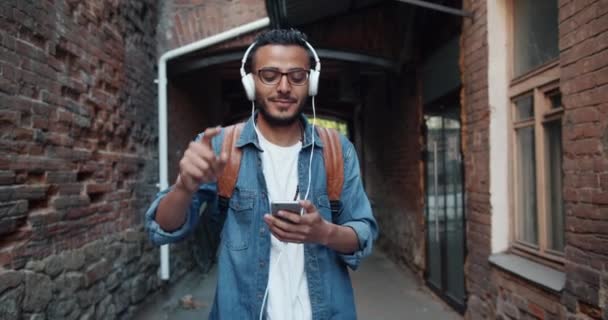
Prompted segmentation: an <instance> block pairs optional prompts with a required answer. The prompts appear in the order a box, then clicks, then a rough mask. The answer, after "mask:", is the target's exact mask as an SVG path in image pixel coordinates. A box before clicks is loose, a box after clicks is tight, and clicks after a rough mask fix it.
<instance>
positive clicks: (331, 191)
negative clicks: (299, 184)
mask: <svg viewBox="0 0 608 320" xmlns="http://www.w3.org/2000/svg"><path fill="white" fill-rule="evenodd" d="M317 133H318V134H319V137H320V138H321V141H322V142H323V160H324V161H325V171H326V175H327V195H328V196H329V200H330V201H338V200H340V194H341V193H342V186H343V185H344V158H343V157H342V143H341V142H340V134H339V133H338V131H337V130H335V129H328V128H321V127H317Z"/></svg>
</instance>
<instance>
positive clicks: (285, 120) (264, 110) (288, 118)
mask: <svg viewBox="0 0 608 320" xmlns="http://www.w3.org/2000/svg"><path fill="white" fill-rule="evenodd" d="M258 104H259V105H260V107H259V110H260V115H261V116H262V117H264V120H265V121H266V122H267V123H268V124H269V125H271V126H274V127H288V126H290V125H292V124H294V123H295V122H296V121H297V120H298V119H299V118H300V114H302V111H303V110H304V105H305V104H306V100H302V101H301V102H300V104H299V105H298V108H297V109H296V112H294V113H293V114H292V115H284V116H275V115H272V114H270V112H269V111H268V106H267V105H266V101H262V100H258Z"/></svg>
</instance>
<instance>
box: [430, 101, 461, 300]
mask: <svg viewBox="0 0 608 320" xmlns="http://www.w3.org/2000/svg"><path fill="white" fill-rule="evenodd" d="M458 115H459V112H458V108H452V109H450V108H443V107H442V108H440V111H438V112H434V113H428V114H426V115H425V124H426V129H427V131H426V157H425V159H426V160H425V162H426V165H425V168H426V174H425V176H426V201H425V210H426V226H427V247H426V249H427V267H426V279H427V283H428V285H429V286H430V287H431V288H432V289H433V290H435V291H436V292H437V293H438V294H439V295H440V296H441V297H443V298H444V299H445V300H446V301H447V302H448V303H450V304H451V305H452V306H453V307H455V308H456V309H457V310H459V311H464V309H465V303H466V293H465V289H464V257H465V238H464V235H465V233H464V232H465V226H464V205H463V199H464V197H463V175H462V168H463V166H462V157H461V153H460V121H459V118H458Z"/></svg>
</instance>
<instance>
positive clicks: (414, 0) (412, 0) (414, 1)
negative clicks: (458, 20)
mask: <svg viewBox="0 0 608 320" xmlns="http://www.w3.org/2000/svg"><path fill="white" fill-rule="evenodd" d="M397 1H399V2H403V3H408V4H411V5H414V6H419V7H424V8H428V9H432V10H436V11H441V12H445V13H449V14H453V15H457V16H461V17H467V18H473V13H472V12H470V11H466V10H460V9H454V8H452V7H448V6H444V5H441V4H436V3H432V2H428V1H423V0H397Z"/></svg>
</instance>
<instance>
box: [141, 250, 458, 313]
mask: <svg viewBox="0 0 608 320" xmlns="http://www.w3.org/2000/svg"><path fill="white" fill-rule="evenodd" d="M351 276H352V280H353V287H354V289H355V303H356V304H357V314H358V318H359V319H363V320H366V319H386V320H392V319H395V320H398V319H407V320H436V319H441V320H444V319H445V320H457V319H462V317H461V316H460V315H459V314H458V313H456V312H454V311H452V310H451V309H450V308H449V307H448V306H447V305H446V304H445V303H443V302H442V301H441V300H439V298H437V297H435V296H434V295H433V294H432V293H431V292H430V290H429V289H427V288H426V287H425V286H424V285H423V284H420V281H419V280H417V279H416V278H415V276H414V275H413V274H412V273H411V272H407V271H404V270H401V269H398V268H397V266H396V265H395V264H394V263H393V262H391V261H390V260H389V259H388V258H387V257H386V255H384V253H382V252H379V251H377V250H376V252H374V253H373V254H372V255H371V256H370V257H368V258H366V259H365V260H364V261H363V262H362V264H361V266H360V267H359V270H357V271H355V272H352V273H351ZM216 279H217V269H216V268H215V267H214V268H213V269H212V270H211V272H209V274H207V275H201V274H200V273H198V272H191V273H189V274H187V275H186V276H184V277H183V278H182V279H180V281H178V282H177V283H176V284H174V285H173V286H172V287H171V288H169V289H167V290H166V291H164V292H161V293H159V294H157V295H156V296H155V297H153V298H152V299H150V301H149V302H147V303H146V305H145V306H144V307H142V309H141V310H140V312H139V313H138V314H137V315H136V317H135V318H134V319H136V320H169V319H170V320H206V319H207V316H208V314H209V308H210V307H211V304H212V303H213V295H214V292H215V285H216Z"/></svg>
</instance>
